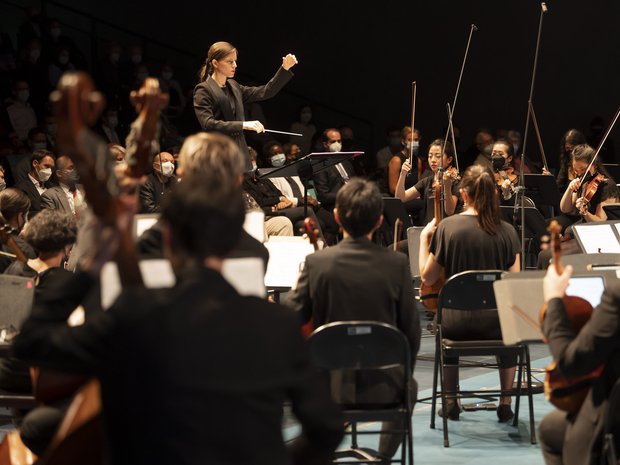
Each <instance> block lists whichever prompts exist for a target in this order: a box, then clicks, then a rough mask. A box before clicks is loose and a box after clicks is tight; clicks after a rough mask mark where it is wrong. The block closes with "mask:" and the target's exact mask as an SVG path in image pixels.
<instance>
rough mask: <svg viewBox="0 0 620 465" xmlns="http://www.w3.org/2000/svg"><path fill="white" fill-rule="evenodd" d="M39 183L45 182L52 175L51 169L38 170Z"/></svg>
mask: <svg viewBox="0 0 620 465" xmlns="http://www.w3.org/2000/svg"><path fill="white" fill-rule="evenodd" d="M38 175H39V181H41V182H45V181H47V180H48V179H49V178H50V176H51V175H52V169H51V168H43V169H40V170H39V174H38Z"/></svg>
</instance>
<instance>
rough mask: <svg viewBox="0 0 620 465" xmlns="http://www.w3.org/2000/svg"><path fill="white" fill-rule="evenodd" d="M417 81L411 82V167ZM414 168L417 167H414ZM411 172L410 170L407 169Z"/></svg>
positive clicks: (411, 161)
mask: <svg viewBox="0 0 620 465" xmlns="http://www.w3.org/2000/svg"><path fill="white" fill-rule="evenodd" d="M416 89H417V83H416V81H413V82H412V83H411V136H412V139H411V147H410V148H409V163H411V169H413V134H414V133H415V97H416ZM415 168H416V170H417V169H418V167H417V166H416V167H415ZM409 172H411V171H409Z"/></svg>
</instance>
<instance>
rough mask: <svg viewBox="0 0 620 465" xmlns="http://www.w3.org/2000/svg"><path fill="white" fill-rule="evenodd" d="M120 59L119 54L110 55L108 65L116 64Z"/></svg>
mask: <svg viewBox="0 0 620 465" xmlns="http://www.w3.org/2000/svg"><path fill="white" fill-rule="evenodd" d="M120 59H121V54H120V53H117V52H113V53H110V63H114V64H116V63H118V60H120Z"/></svg>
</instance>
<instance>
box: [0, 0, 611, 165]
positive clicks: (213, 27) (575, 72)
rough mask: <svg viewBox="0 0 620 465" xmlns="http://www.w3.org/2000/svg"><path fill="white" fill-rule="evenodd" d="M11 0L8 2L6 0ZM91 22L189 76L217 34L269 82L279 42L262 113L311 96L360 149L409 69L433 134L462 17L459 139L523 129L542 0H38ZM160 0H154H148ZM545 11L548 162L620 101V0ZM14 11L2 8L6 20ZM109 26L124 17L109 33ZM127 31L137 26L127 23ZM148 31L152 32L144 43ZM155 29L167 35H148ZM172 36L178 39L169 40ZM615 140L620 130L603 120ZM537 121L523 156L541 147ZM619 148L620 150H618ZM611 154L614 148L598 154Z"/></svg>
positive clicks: (453, 80) (539, 89) (446, 97)
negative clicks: (285, 71)
mask: <svg viewBox="0 0 620 465" xmlns="http://www.w3.org/2000/svg"><path fill="white" fill-rule="evenodd" d="M9 4H11V5H12V6H8V5H9ZM9 4H7V2H4V1H2V2H1V3H0V5H1V6H2V8H3V10H5V11H2V12H3V13H8V15H6V14H4V15H2V17H3V19H2V20H1V23H0V24H2V27H3V28H4V29H5V30H7V29H9V30H10V28H11V27H13V26H11V24H19V22H20V20H21V18H22V17H21V15H22V13H20V11H19V8H18V7H16V6H15V5H19V6H28V5H39V4H40V3H39V2H17V1H16V2H9ZM61 4H62V5H65V6H69V7H73V8H75V9H78V10H80V11H83V12H85V13H87V14H88V15H92V17H93V18H96V19H97V20H99V21H100V22H101V23H102V24H104V23H105V22H106V21H108V22H110V25H105V24H104V25H102V24H99V25H98V27H97V31H96V32H97V34H98V35H99V36H100V37H99V38H100V39H101V43H103V41H104V40H106V39H109V38H115V39H117V40H120V41H121V42H123V43H125V44H130V43H132V42H134V43H135V42H136V40H142V42H143V43H144V44H145V46H146V54H147V58H150V59H152V60H160V61H164V60H166V59H169V60H171V61H173V62H175V61H176V62H177V64H178V69H179V70H181V69H182V70H183V71H182V73H181V72H177V77H181V76H180V75H181V74H182V75H183V80H184V82H185V84H186V86H187V87H188V88H190V89H191V87H192V86H193V84H194V81H193V80H194V73H195V71H196V70H197V69H198V68H199V66H200V64H201V63H200V61H201V60H203V59H204V57H205V56H206V52H207V49H208V47H209V45H210V44H211V43H213V42H214V41H217V40H226V41H229V42H231V43H233V44H234V45H235V46H236V47H237V48H238V50H239V70H238V77H237V80H238V81H239V82H241V83H250V82H252V81H256V82H260V83H262V82H265V81H266V80H268V79H269V78H270V77H271V76H272V75H273V73H274V71H275V70H276V68H277V67H278V66H279V64H280V63H281V57H282V56H284V55H285V54H286V53H288V52H292V53H295V54H296V56H297V58H298V59H299V65H297V66H296V67H295V68H294V69H293V70H294V72H295V78H294V79H293V80H292V81H291V82H290V83H289V84H288V85H287V87H286V91H285V92H283V93H282V94H280V95H278V96H277V97H276V98H274V99H273V100H270V101H268V102H265V103H264V104H263V109H264V112H265V115H266V119H267V121H266V123H267V124H266V126H267V127H271V128H274V129H283V130H287V129H288V127H289V125H290V123H291V122H292V121H293V120H294V119H295V117H296V115H297V107H298V105H300V104H301V103H304V102H309V103H310V104H312V106H313V107H314V113H315V123H316V124H317V126H319V127H320V128H323V127H326V126H331V125H335V126H339V125H342V124H347V125H350V126H352V127H353V128H354V130H355V134H356V136H357V138H358V139H360V140H361V141H362V143H363V144H364V145H365V146H367V147H368V152H369V154H372V155H374V152H375V151H376V150H378V149H379V148H381V147H382V146H383V145H385V130H386V128H387V127H388V126H389V125H397V126H399V127H402V126H403V125H405V124H409V122H410V119H411V106H412V105H411V82H412V81H413V80H415V81H416V82H417V106H416V126H418V127H419V128H420V129H421V131H422V134H423V146H424V143H428V142H430V141H431V140H432V139H433V138H435V137H437V136H439V135H441V132H442V129H443V128H444V127H445V126H446V124H447V117H446V110H445V107H446V103H447V102H452V101H453V99H454V96H455V90H456V85H457V81H458V76H459V71H460V68H461V64H462V61H463V57H464V53H465V48H466V45H467V39H468V36H469V31H470V25H471V24H472V23H475V24H476V25H477V26H478V27H479V32H476V33H474V35H473V38H472V42H471V47H470V52H469V57H468V61H467V63H466V66H465V71H464V76H463V80H462V84H461V89H460V93H459V96H458V101H457V105H456V108H455V124H456V126H458V127H460V128H461V132H462V137H461V139H462V144H463V145H464V146H467V145H469V143H470V142H471V140H472V138H473V135H474V131H475V129H476V128H477V127H481V126H486V127H490V128H491V129H494V130H496V129H499V128H506V129H510V128H514V129H517V130H520V131H521V132H523V129H524V127H525V121H526V111H527V99H528V95H529V91H530V84H531V78H532V69H533V61H534V52H535V49H536V35H537V31H538V24H539V19H540V9H541V8H540V2H538V1H530V0H504V1H501V0H500V1H497V0H470V1H464V0H461V1H457V0H452V1H448V0H434V1H424V2H423V1H409V2H397V1H385V2H374V3H372V6H371V7H366V6H365V5H364V4H362V3H359V2H336V1H332V2H323V1H315V2H308V1H306V2H303V1H302V2H292V1H291V2H286V3H284V2H276V3H270V2H252V3H247V4H246V2H222V1H220V2H211V1H202V2H187V1H175V2H166V3H163V4H162V6H156V4H155V3H154V2H146V1H132V2H127V1H124V2H121V1H117V0H111V1H106V2H96V3H95V2H90V1H89V2H84V1H82V0H63V1H62V2H47V7H46V8H47V9H48V11H49V13H50V14H52V15H54V16H57V17H59V18H60V19H61V21H63V23H65V24H66V25H67V27H66V28H65V29H66V33H67V34H71V33H72V30H71V29H70V28H74V30H73V33H74V35H75V36H80V35H81V36H82V38H83V39H86V40H87V38H88V37H89V35H90V34H92V30H91V29H90V28H89V26H88V25H89V21H90V22H92V20H91V19H87V17H86V16H83V15H80V14H77V13H75V12H73V13H72V12H69V11H68V10H66V8H61V7H60V5H61ZM158 4H159V2H158ZM546 4H547V6H548V7H549V12H548V13H547V14H546V15H545V16H544V20H543V28H542V38H541V46H540V52H539V60H538V69H537V73H536V81H535V90H534V98H533V102H534V108H535V110H536V115H537V117H538V123H539V126H540V131H541V134H542V138H543V142H544V147H545V151H546V154H547V157H548V160H549V164H550V165H552V166H555V163H556V160H557V155H558V147H559V141H560V138H561V136H562V134H563V133H564V132H565V131H566V130H567V129H569V128H571V127H576V128H578V129H581V130H582V131H583V132H584V133H586V135H587V133H588V132H589V122H590V120H591V119H592V117H594V116H600V117H602V118H603V120H604V122H605V124H607V123H608V122H609V121H610V119H611V118H612V116H613V115H614V113H615V111H616V109H617V108H618V106H619V105H620V85H619V80H618V71H619V67H620V54H619V49H620V34H619V31H618V25H619V24H620V2H618V1H616V0H590V1H577V0H556V1H554V0H550V1H548V2H546ZM11 18H12V19H11ZM113 26H118V27H120V28H125V29H127V31H126V32H124V33H119V32H118V30H115V28H114V27H113ZM132 33H135V34H136V36H133V35H132ZM149 39H152V41H151V42H149ZM157 41H159V42H161V43H162V44H163V45H161V46H159V45H157V44H156V43H157ZM172 48H175V49H176V50H177V52H175V51H173V50H172ZM612 138H613V139H614V143H615V147H617V149H616V152H620V130H619V129H618V128H616V129H615V130H614V131H613V132H612ZM537 145H538V144H537V142H536V139H535V136H534V132H533V131H530V133H529V136H528V142H527V146H528V150H527V152H528V155H529V156H530V157H531V158H533V159H534V160H539V159H540V158H539V157H540V156H539V151H538V147H537ZM616 156H617V157H618V158H620V153H617V155H616ZM604 161H605V162H613V161H614V160H604Z"/></svg>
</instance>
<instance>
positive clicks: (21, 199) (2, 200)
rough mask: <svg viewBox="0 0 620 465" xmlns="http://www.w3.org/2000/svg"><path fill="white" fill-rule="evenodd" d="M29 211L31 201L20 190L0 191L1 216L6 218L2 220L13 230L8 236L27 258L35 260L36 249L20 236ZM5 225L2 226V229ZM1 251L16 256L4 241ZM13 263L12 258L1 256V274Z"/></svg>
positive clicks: (9, 188)
mask: <svg viewBox="0 0 620 465" xmlns="http://www.w3.org/2000/svg"><path fill="white" fill-rule="evenodd" d="M29 210H30V199H29V198H28V196H27V195H26V194H24V193H23V192H22V191H20V190H19V189H15V188H14V187H8V188H6V189H4V190H1V191H0V214H2V217H3V218H4V220H2V221H3V222H4V225H6V226H8V227H9V228H11V230H10V232H9V233H8V234H9V235H10V236H11V238H12V239H13V240H14V241H15V243H16V244H17V246H18V247H19V248H20V250H21V251H22V252H24V255H26V257H27V258H34V257H36V256H37V255H36V253H35V251H34V249H33V248H32V246H31V245H30V244H28V243H27V242H26V241H25V240H24V239H22V237H21V236H20V233H21V231H22V230H23V228H24V226H25V225H26V220H27V218H28V211H29ZM4 225H0V227H2V226H4ZM0 250H2V252H5V253H8V254H13V255H14V254H15V252H14V251H13V250H12V249H11V247H10V246H9V245H8V244H7V243H6V242H4V241H3V242H2V244H0ZM12 261H13V260H12V258H11V257H10V256H8V255H4V254H0V273H4V270H6V269H7V268H8V266H9V265H10V264H11V262H12Z"/></svg>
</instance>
